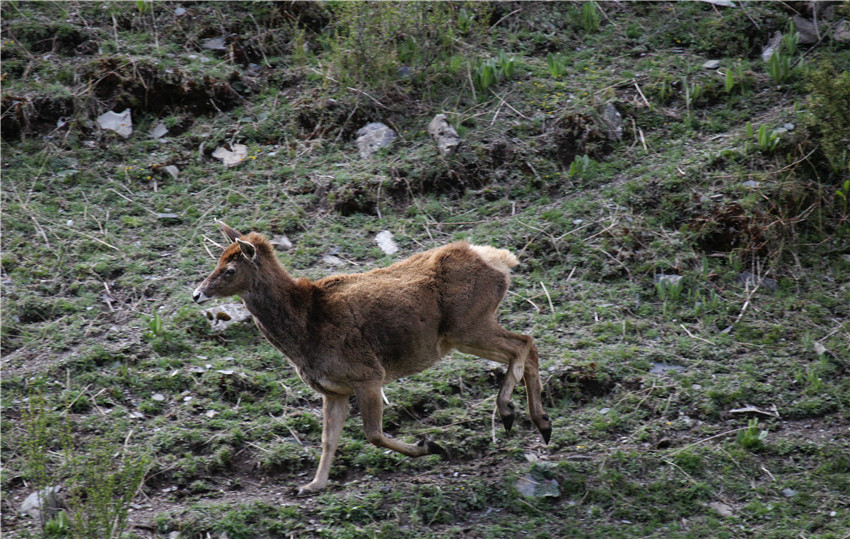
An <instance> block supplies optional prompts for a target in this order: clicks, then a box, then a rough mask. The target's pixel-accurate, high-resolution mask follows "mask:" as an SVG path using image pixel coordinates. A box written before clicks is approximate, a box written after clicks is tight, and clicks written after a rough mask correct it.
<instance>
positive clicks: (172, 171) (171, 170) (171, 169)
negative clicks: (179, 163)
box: [162, 165, 180, 180]
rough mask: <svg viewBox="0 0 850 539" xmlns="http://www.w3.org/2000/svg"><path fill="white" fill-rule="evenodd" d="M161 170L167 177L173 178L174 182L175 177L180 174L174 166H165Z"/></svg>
mask: <svg viewBox="0 0 850 539" xmlns="http://www.w3.org/2000/svg"><path fill="white" fill-rule="evenodd" d="M162 170H164V171H165V172H167V173H168V175H169V176H171V177H172V178H174V179H175V180H176V179H177V175H178V174H180V169H179V168H177V167H175V166H174V165H166V166H164V167H162Z"/></svg>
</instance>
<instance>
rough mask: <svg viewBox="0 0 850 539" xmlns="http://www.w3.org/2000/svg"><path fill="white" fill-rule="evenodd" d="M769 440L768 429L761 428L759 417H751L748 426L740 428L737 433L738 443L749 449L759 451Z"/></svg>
mask: <svg viewBox="0 0 850 539" xmlns="http://www.w3.org/2000/svg"><path fill="white" fill-rule="evenodd" d="M765 440H767V431H766V430H761V429H760V428H759V420H758V418H757V417H754V418H753V419H750V421H749V422H748V423H747V428H745V429H743V430H739V431H738V434H737V441H738V445H740V446H741V447H743V448H744V449H747V450H749V451H758V450H760V449H762V448H763V447H764V442H765Z"/></svg>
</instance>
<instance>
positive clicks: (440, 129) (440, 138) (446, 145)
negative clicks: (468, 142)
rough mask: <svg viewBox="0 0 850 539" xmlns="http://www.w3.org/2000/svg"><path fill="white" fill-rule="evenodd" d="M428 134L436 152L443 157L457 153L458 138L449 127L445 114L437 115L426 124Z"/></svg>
mask: <svg viewBox="0 0 850 539" xmlns="http://www.w3.org/2000/svg"><path fill="white" fill-rule="evenodd" d="M428 134H429V135H431V140H433V141H434V144H436V145H437V151H439V152H440V155H442V156H443V157H446V156H449V155H451V154H453V153H455V152H456V151H457V148H458V146H460V136H459V135H458V134H457V131H455V129H454V127H452V126H451V124H450V123H449V121H448V119H446V115H445V114H437V115H436V116H434V119H433V120H431V123H429V124H428Z"/></svg>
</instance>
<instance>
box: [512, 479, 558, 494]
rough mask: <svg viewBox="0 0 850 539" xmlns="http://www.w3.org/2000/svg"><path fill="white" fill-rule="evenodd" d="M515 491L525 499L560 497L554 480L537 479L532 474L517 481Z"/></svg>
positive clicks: (556, 482)
mask: <svg viewBox="0 0 850 539" xmlns="http://www.w3.org/2000/svg"><path fill="white" fill-rule="evenodd" d="M516 489H517V492H519V493H520V494H522V495H523V496H525V497H526V498H557V497H558V496H560V495H561V491H560V489H559V488H558V481H557V480H556V479H538V478H535V474H532V473H528V474H525V475H524V476H522V477H520V478H519V479H517V482H516Z"/></svg>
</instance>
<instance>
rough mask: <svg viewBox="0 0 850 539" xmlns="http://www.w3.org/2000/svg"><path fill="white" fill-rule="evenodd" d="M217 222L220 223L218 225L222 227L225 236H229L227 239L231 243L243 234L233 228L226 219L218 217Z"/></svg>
mask: <svg viewBox="0 0 850 539" xmlns="http://www.w3.org/2000/svg"><path fill="white" fill-rule="evenodd" d="M215 222H216V224H217V225H218V227H219V228H220V229H221V233H222V234H224V237H225V238H227V241H229V242H230V243H233V242H234V241H236V238H239V237H241V236H242V234H240V233H239V232H237V231H236V230H233V229H232V228H230V227H229V226H227V224H226V223H225V222H224V221H221V220H219V219H216V220H215Z"/></svg>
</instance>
